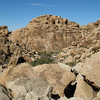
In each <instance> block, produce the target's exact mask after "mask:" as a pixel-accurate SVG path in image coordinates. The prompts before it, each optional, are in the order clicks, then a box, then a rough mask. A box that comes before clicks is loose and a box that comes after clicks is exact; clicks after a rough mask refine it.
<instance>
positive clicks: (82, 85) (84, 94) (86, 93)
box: [74, 74, 96, 100]
mask: <svg viewBox="0 0 100 100" xmlns="http://www.w3.org/2000/svg"><path fill="white" fill-rule="evenodd" d="M76 81H77V86H76V90H75V93H74V97H80V98H83V99H85V100H93V98H94V97H95V96H96V93H95V92H94V90H93V89H92V87H91V86H89V85H88V84H87V83H86V82H85V81H84V79H83V77H82V76H81V75H80V74H79V75H78V76H77V80H76Z"/></svg>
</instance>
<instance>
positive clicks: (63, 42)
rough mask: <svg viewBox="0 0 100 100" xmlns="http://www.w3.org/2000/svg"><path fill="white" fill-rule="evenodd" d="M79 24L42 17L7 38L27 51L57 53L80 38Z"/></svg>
mask: <svg viewBox="0 0 100 100" xmlns="http://www.w3.org/2000/svg"><path fill="white" fill-rule="evenodd" d="M80 33H81V28H80V26H79V24H77V23H75V22H71V21H68V20H67V19H63V18H61V17H59V16H51V15H44V16H40V17H37V18H35V19H32V20H31V21H30V22H29V24H28V25H27V26H26V27H25V28H21V29H19V30H16V31H13V32H12V33H11V35H10V37H9V40H11V41H12V42H13V43H16V42H17V43H18V44H19V45H20V46H21V47H22V48H23V49H25V48H26V49H27V50H28V51H32V50H37V51H59V50H61V49H62V48H65V47H67V46H70V45H71V44H72V43H73V42H74V41H78V39H79V38H81V34H80Z"/></svg>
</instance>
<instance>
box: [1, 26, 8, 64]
mask: <svg viewBox="0 0 100 100" xmlns="http://www.w3.org/2000/svg"><path fill="white" fill-rule="evenodd" d="M7 34H8V29H7V26H0V65H1V64H4V62H5V61H6V58H7V54H8V53H9V52H8V47H7V46H8V44H7Z"/></svg>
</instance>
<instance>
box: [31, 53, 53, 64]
mask: <svg viewBox="0 0 100 100" xmlns="http://www.w3.org/2000/svg"><path fill="white" fill-rule="evenodd" d="M52 54H53V52H49V53H48V52H39V55H40V58H37V59H36V60H35V61H34V62H31V63H30V64H31V65H32V66H37V65H41V64H49V63H53V58H52Z"/></svg>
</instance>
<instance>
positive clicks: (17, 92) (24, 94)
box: [6, 78, 52, 100]
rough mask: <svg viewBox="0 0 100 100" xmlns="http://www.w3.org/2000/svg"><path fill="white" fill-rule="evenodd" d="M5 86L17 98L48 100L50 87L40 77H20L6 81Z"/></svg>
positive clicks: (19, 99)
mask: <svg viewBox="0 0 100 100" xmlns="http://www.w3.org/2000/svg"><path fill="white" fill-rule="evenodd" d="M6 86H7V88H8V89H10V90H11V91H12V94H13V97H14V99H17V100H23V99H24V100H39V99H40V100H50V99H49V97H50V95H51V89H52V87H51V85H50V84H49V83H48V82H47V81H46V80H45V79H42V78H20V79H16V80H15V81H12V82H8V83H7V84H6ZM22 98H23V99H22ZM45 98H47V99H45Z"/></svg>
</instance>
